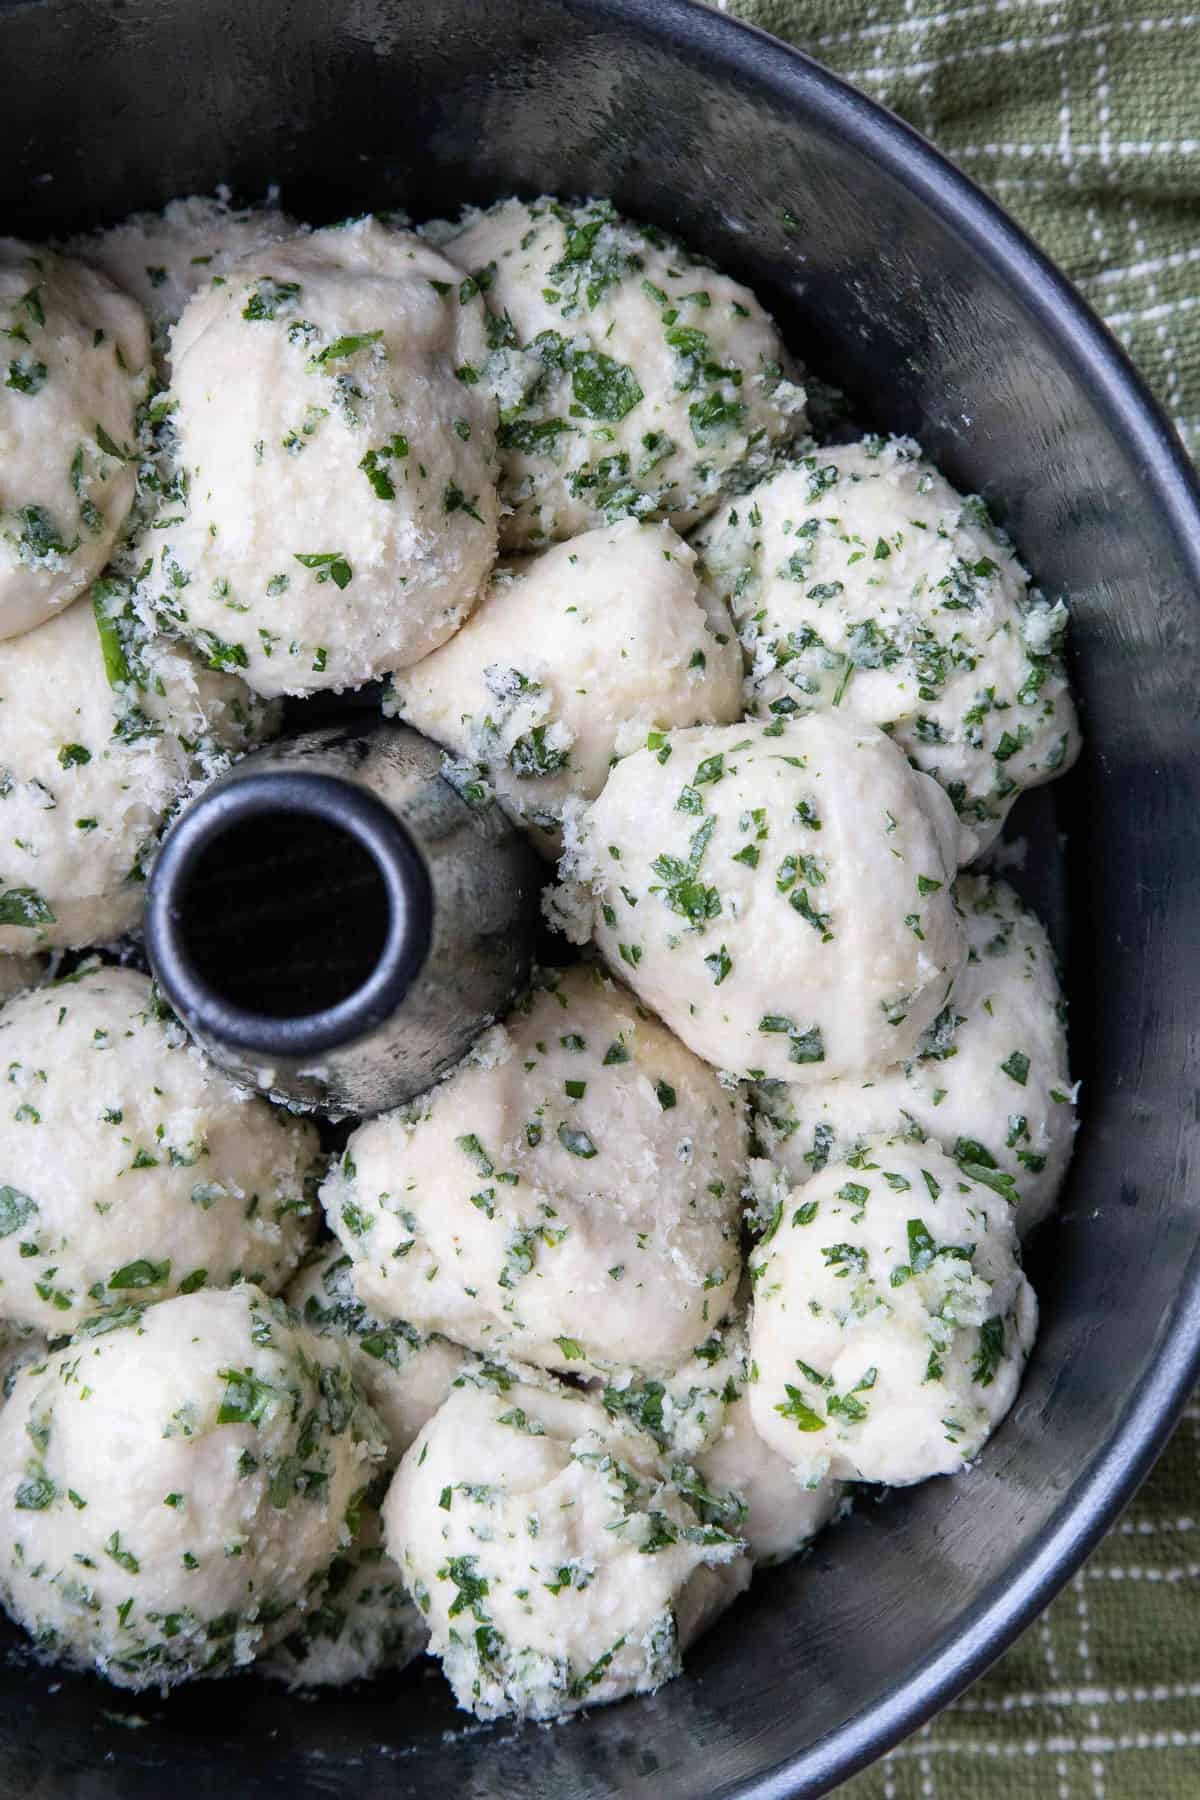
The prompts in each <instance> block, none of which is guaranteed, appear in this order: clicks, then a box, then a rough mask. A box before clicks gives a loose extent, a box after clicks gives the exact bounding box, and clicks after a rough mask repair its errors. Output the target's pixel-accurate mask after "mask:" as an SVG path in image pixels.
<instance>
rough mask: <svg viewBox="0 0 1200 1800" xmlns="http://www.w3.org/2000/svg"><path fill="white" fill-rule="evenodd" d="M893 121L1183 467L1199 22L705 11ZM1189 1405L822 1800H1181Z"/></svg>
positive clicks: (1088, 4) (1190, 1529)
mask: <svg viewBox="0 0 1200 1800" xmlns="http://www.w3.org/2000/svg"><path fill="white" fill-rule="evenodd" d="M719 3H720V5H721V10H722V11H728V12H729V13H731V14H734V15H736V16H738V17H740V18H743V19H746V20H749V21H750V22H751V23H753V24H756V25H761V26H763V27H764V28H765V29H766V30H768V31H773V32H775V33H776V34H777V35H778V36H780V37H782V38H785V39H786V40H787V41H788V42H789V43H792V44H795V45H797V46H798V47H799V48H800V49H802V50H807V51H808V52H809V53H810V54H811V55H813V56H815V57H817V58H818V59H819V60H820V61H822V62H824V63H826V64H827V65H828V66H829V67H830V68H832V69H834V70H836V71H837V72H838V73H839V74H841V75H844V76H845V77H846V78H847V79H848V80H850V81H853V82H854V83H855V84H856V85H857V86H858V87H861V88H863V89H864V90H865V91H866V92H867V93H869V94H871V95H872V96H873V97H874V98H875V99H878V100H881V101H883V102H884V104H885V105H887V106H890V107H891V108H893V110H894V111H896V112H898V113H900V114H901V115H902V116H903V117H904V118H906V119H907V120H909V122H910V123H911V124H913V125H915V126H916V127H917V129H918V130H920V131H922V132H924V133H925V135H926V136H927V137H929V138H931V139H932V140H933V142H934V143H936V144H937V145H938V147H939V148H940V149H941V150H943V151H945V152H946V154H947V155H948V156H950V157H951V158H952V159H953V160H954V161H955V162H957V163H958V164H959V166H960V167H961V168H962V169H964V170H965V171H966V173H967V174H968V175H970V176H971V177H972V178H973V179H974V180H976V181H977V182H979V183H980V184H981V186H983V187H984V188H986V189H987V190H988V191H989V192H990V193H991V194H992V195H994V196H995V198H996V199H998V200H999V201H1000V202H1001V204H1002V205H1003V206H1005V207H1006V208H1007V209H1008V211H1009V212H1010V213H1012V214H1013V216H1014V217H1015V218H1016V219H1018V220H1019V221H1020V223H1021V224H1023V225H1024V226H1025V228H1026V229H1027V230H1028V231H1029V232H1030V233H1031V234H1032V236H1033V237H1035V238H1036V239H1037V240H1038V241H1039V243H1041V244H1042V245H1043V247H1044V248H1045V249H1046V250H1047V251H1048V252H1049V254H1050V255H1051V256H1052V257H1053V258H1054V260H1055V261H1056V262H1057V263H1058V264H1059V266H1060V267H1061V268H1063V269H1064V270H1065V271H1066V273H1067V274H1068V275H1070V276H1071V278H1072V279H1073V280H1074V281H1075V282H1076V284H1077V285H1078V287H1079V288H1080V289H1081V290H1082V292H1083V294H1084V295H1085V296H1086V298H1087V299H1088V300H1089V301H1090V302H1091V304H1092V305H1093V306H1094V307H1095V309H1096V310H1097V312H1099V313H1100V315H1101V316H1102V317H1103V318H1104V319H1105V320H1106V321H1107V323H1108V325H1109V326H1110V328H1111V329H1112V331H1113V332H1114V333H1115V334H1116V336H1117V337H1118V338H1119V339H1120V341H1121V342H1122V343H1123V344H1124V345H1125V347H1126V349H1127V350H1128V351H1129V352H1130V353H1131V355H1132V356H1133V358H1134V360H1135V361H1136V362H1137V363H1138V364H1139V366H1140V367H1141V369H1142V371H1143V372H1144V374H1145V375H1146V376H1147V378H1148V379H1149V381H1150V384H1151V386H1152V387H1153V388H1154V390H1155V392H1156V393H1157V394H1158V396H1159V398H1160V400H1161V401H1162V403H1163V405H1164V406H1165V408H1166V411H1167V413H1168V415H1169V416H1170V418H1171V419H1172V420H1173V421H1174V424H1175V427H1176V430H1177V431H1178V432H1179V434H1180V437H1181V438H1182V440H1183V443H1184V445H1185V447H1186V448H1187V449H1188V451H1189V452H1190V453H1191V454H1192V455H1193V456H1200V11H1191V10H1189V9H1188V7H1187V6H1186V5H1171V4H1167V3H1166V0H1159V3H1155V0H1126V3H1125V4H1118V3H1117V0H1065V3H1062V0H944V3H943V4H938V0H719ZM1198 1475H1200V1405H1193V1406H1192V1407H1191V1408H1190V1409H1189V1411H1188V1413H1187V1415H1186V1417H1185V1418H1184V1420H1183V1422H1182V1423H1181V1425H1180V1426H1179V1428H1178V1430H1177V1432H1176V1434H1175V1437H1174V1439H1173V1441H1172V1443H1171V1444H1170V1446H1169V1447H1168V1449H1167V1451H1166V1453H1165V1454H1164V1455H1163V1457H1162V1458H1161V1460H1160V1462H1159V1464H1158V1466H1157V1468H1156V1469H1155V1471H1154V1473H1153V1475H1152V1476H1151V1478H1150V1480H1149V1481H1148V1482H1147V1484H1146V1486H1145V1487H1144V1488H1143V1489H1142V1492H1141V1493H1140V1494H1139V1496H1138V1497H1137V1499H1136V1500H1135V1502H1134V1504H1133V1505H1132V1507H1131V1508H1130V1510H1129V1512H1128V1513H1127V1514H1126V1516H1125V1517H1124V1518H1123V1519H1122V1520H1121V1521H1120V1522H1119V1524H1118V1525H1117V1526H1116V1527H1115V1528H1114V1529H1113V1531H1112V1532H1111V1533H1110V1535H1109V1536H1108V1538H1107V1539H1106V1540H1105V1542H1104V1543H1103V1544H1102V1545H1101V1547H1100V1548H1099V1549H1098V1550H1097V1551H1096V1552H1095V1554H1094V1555H1093V1556H1092V1558H1091V1561H1090V1562H1089V1563H1088V1564H1087V1565H1086V1567H1085V1568H1084V1569H1083V1570H1081V1572H1080V1573H1079V1574H1078V1575H1077V1576H1076V1577H1075V1579H1074V1580H1073V1581H1072V1582H1071V1584H1070V1585H1069V1587H1068V1588H1067V1589H1066V1590H1065V1591H1064V1592H1063V1593H1062V1594H1061V1595H1060V1596H1059V1598H1058V1599H1057V1600H1056V1601H1055V1602H1054V1604H1053V1605H1052V1606H1051V1607H1050V1609H1049V1611H1048V1612H1047V1613H1046V1614H1045V1615H1044V1617H1043V1618H1041V1619H1040V1620H1039V1621H1038V1623H1037V1624H1036V1625H1034V1626H1033V1627H1032V1628H1031V1629H1030V1630H1029V1631H1028V1632H1027V1633H1026V1634H1025V1636H1024V1637H1023V1638H1022V1639H1021V1640H1020V1642H1018V1643H1017V1644H1016V1645H1015V1646H1014V1647H1013V1648H1012V1649H1011V1650H1010V1651H1009V1652H1008V1654H1007V1655H1006V1656H1005V1657H1004V1658H1003V1659H1002V1660H1001V1662H1000V1663H999V1664H997V1666H996V1667H995V1668H994V1669H993V1670H992V1671H991V1672H990V1673H989V1674H987V1675H985V1676H984V1677H983V1679H982V1680H980V1681H978V1682H977V1683H976V1684H975V1686H974V1687H973V1688H971V1690H970V1691H969V1692H968V1693H967V1694H966V1695H964V1696H963V1698H962V1699H960V1700H959V1701H957V1702H956V1703H955V1704H954V1705H952V1706H950V1707H949V1708H947V1710H946V1711H945V1712H943V1713H942V1714H941V1715H940V1717H938V1718H937V1719H935V1720H933V1721H932V1723H931V1724H930V1725H928V1726H926V1727H925V1728H924V1729H923V1730H922V1731H920V1732H918V1733H917V1734H916V1735H915V1736H914V1737H912V1738H910V1739H909V1741H908V1742H907V1743H905V1744H903V1745H901V1746H900V1747H899V1748H898V1749H897V1750H895V1751H893V1752H892V1754H891V1755H890V1756H888V1757H887V1758H885V1759H884V1760H883V1761H882V1762H881V1763H879V1764H877V1765H876V1766H875V1767H874V1768H872V1769H870V1770H868V1771H867V1772H866V1773H864V1774H863V1775H860V1776H858V1777H856V1778H855V1779H854V1780H853V1781H851V1782H848V1783H847V1784H846V1785H845V1787H844V1788H842V1789H841V1790H840V1792H839V1800H1001V1797H1003V1800H1009V1797H1010V1796H1021V1797H1022V1800H1200V1497H1198V1492H1197V1489H1198V1481H1197V1477H1198Z"/></svg>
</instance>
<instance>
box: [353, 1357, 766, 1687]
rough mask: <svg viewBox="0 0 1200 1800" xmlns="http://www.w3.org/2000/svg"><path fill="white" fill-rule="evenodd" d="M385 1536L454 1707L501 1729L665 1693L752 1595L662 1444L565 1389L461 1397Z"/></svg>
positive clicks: (415, 1462)
mask: <svg viewBox="0 0 1200 1800" xmlns="http://www.w3.org/2000/svg"><path fill="white" fill-rule="evenodd" d="M383 1521H384V1530H385V1533H386V1538H387V1546H388V1549H389V1551H390V1552H391V1554H392V1556H394V1557H395V1559H396V1561H397V1562H398V1563H399V1565H400V1568H401V1571H402V1572H403V1575H404V1579H405V1581H406V1583H407V1584H408V1586H409V1588H410V1590H411V1592H412V1594H413V1597H414V1599H415V1600H416V1602H417V1604H418V1606H419V1607H420V1608H421V1610H422V1611H423V1612H424V1614H425V1617H426V1619H427V1622H428V1624H429V1628H430V1648H431V1650H432V1651H433V1653H434V1655H436V1656H439V1657H440V1658H441V1659H442V1667H443V1669H444V1671H445V1674H446V1676H447V1679H448V1680H449V1682H450V1685H451V1687H452V1688H453V1689H454V1695H455V1698H456V1699H457V1701H458V1703H459V1705H460V1706H462V1707H465V1708H466V1709H467V1710H468V1711H470V1712H474V1713H477V1714H478V1715H479V1717H480V1718H485V1719H490V1718H496V1717H498V1716H500V1715H502V1714H507V1713H515V1714H518V1715H521V1716H527V1717H531V1718H539V1719H542V1718H553V1717H554V1716H555V1715H557V1714H559V1713H564V1712H570V1711H573V1710H574V1709H575V1708H577V1707H580V1706H595V1705H599V1704H600V1703H601V1702H603V1701H608V1700H619V1699H620V1698H621V1697H622V1696H623V1695H625V1694H634V1693H646V1692H649V1691H652V1690H653V1689H654V1688H657V1687H660V1686H661V1685H662V1683H663V1682H664V1681H669V1680H670V1678H671V1677H672V1676H673V1675H677V1674H678V1673H679V1667H680V1661H679V1659H680V1654H681V1652H682V1651H683V1650H685V1649H686V1648H687V1646H688V1644H689V1643H690V1642H691V1641H692V1639H693V1638H694V1637H696V1636H697V1635H698V1633H699V1631H700V1630H701V1629H703V1627H704V1626H705V1625H706V1624H708V1623H709V1622H711V1620H712V1619H713V1618H714V1617H715V1616H716V1614H717V1613H718V1612H720V1611H721V1610H723V1608H724V1607H725V1606H727V1605H728V1604H729V1602H730V1601H731V1600H733V1599H734V1597H735V1596H736V1594H737V1593H738V1592H739V1591H740V1590H741V1589H742V1588H744V1587H745V1585H746V1582H747V1580H748V1579H749V1564H748V1562H747V1561H746V1559H745V1557H744V1556H742V1555H741V1553H740V1552H741V1545H740V1543H739V1540H738V1539H737V1537H736V1536H735V1535H733V1534H731V1533H729V1532H727V1531H725V1530H723V1529H722V1528H721V1527H720V1526H717V1525H712V1524H706V1523H705V1522H704V1521H703V1520H702V1519H701V1517H700V1516H699V1514H698V1513H697V1512H696V1511H695V1510H694V1509H693V1507H692V1506H691V1504H690V1503H689V1501H688V1500H687V1498H686V1496H685V1495H684V1494H682V1493H681V1492H680V1490H679V1488H678V1487H677V1485H676V1484H675V1483H674V1481H673V1480H672V1478H671V1475H670V1472H669V1470H668V1469H667V1467H666V1465H665V1463H664V1462H663V1461H662V1459H661V1458H660V1457H659V1456H658V1454H657V1452H656V1450H655V1448H654V1445H653V1444H652V1443H651V1441H650V1439H649V1438H648V1437H646V1436H645V1435H644V1434H642V1433H640V1432H634V1431H629V1430H625V1431H622V1430H620V1429H619V1428H617V1427H614V1426H613V1425H612V1423H611V1422H610V1421H609V1419H608V1418H607V1416H606V1414H605V1412H604V1409H603V1408H602V1407H601V1406H599V1405H598V1404H597V1403H596V1402H595V1401H594V1400H590V1399H587V1398H585V1397H584V1396H583V1395H581V1394H579V1393H577V1392H575V1391H573V1390H571V1389H568V1388H562V1387H560V1388H557V1389H556V1390H551V1389H549V1388H548V1387H546V1386H543V1385H541V1384H539V1385H537V1386H534V1385H530V1384H525V1383H514V1384H509V1385H507V1387H506V1388H505V1389H504V1391H496V1390H495V1389H491V1388H488V1387H486V1386H478V1387H473V1386H471V1385H469V1384H466V1385H464V1386H463V1387H461V1388H458V1389H456V1390H455V1391H454V1393H453V1394H451V1396H450V1398H449V1400H447V1402H446V1404H445V1405H444V1406H443V1407H442V1408H441V1410H440V1411H439V1412H437V1413H435V1414H434V1416H433V1418H432V1419H431V1420H430V1421H429V1423H428V1425H426V1426H425V1428H424V1430H423V1431H422V1433H421V1435H420V1437H418V1439H417V1441H416V1443H415V1444H414V1445H413V1447H412V1449H411V1450H409V1452H408V1454H407V1455H406V1456H405V1458H404V1461H403V1462H402V1463H401V1464H400V1468H399V1470H398V1471H397V1473H396V1476H395V1478H394V1480H393V1482H392V1485H391V1487H390V1488H389V1490H388V1495H387V1499H386V1500H385V1501H384V1505H383Z"/></svg>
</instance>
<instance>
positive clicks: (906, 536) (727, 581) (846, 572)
mask: <svg viewBox="0 0 1200 1800" xmlns="http://www.w3.org/2000/svg"><path fill="white" fill-rule="evenodd" d="M698 548H699V550H700V554H701V565H702V568H703V569H704V570H706V571H707V579H708V581H709V584H710V586H711V588H712V593H713V598H714V599H723V600H726V601H728V603H729V604H730V606H731V607H732V608H733V612H734V616H735V617H736V619H737V621H738V627H739V630H740V632H741V636H742V642H743V644H744V646H745V648H746V651H747V653H748V655H749V656H750V657H751V659H752V666H751V672H750V675H749V677H748V679H747V683H746V694H747V703H748V708H749V710H750V711H752V712H758V713H760V714H762V715H763V716H766V715H768V714H774V715H776V716H784V715H786V714H790V713H794V712H797V711H799V712H809V711H821V710H824V709H825V708H827V707H830V706H840V707H841V709H842V711H843V712H844V713H847V714H849V715H850V716H851V717H853V718H856V719H861V720H863V721H864V722H865V723H868V724H871V725H882V726H884V727H886V729H887V731H888V732H889V733H890V735H891V736H892V737H893V738H894V739H895V740H896V742H897V743H898V744H899V745H900V747H901V749H903V750H904V752H905V754H906V755H908V756H910V757H911V758H912V760H913V762H914V764H915V765H916V767H917V768H919V769H924V770H925V771H926V772H927V773H928V774H930V775H933V776H935V777H936V778H937V780H938V781H940V782H941V784H942V786H943V787H944V788H945V789H946V791H947V792H948V793H949V795H950V797H951V799H952V800H953V802H954V805H955V809H956V810H957V812H958V814H959V816H960V818H961V819H962V820H963V823H964V824H965V825H966V826H968V827H969V828H970V830H971V831H972V832H973V833H974V834H975V836H976V837H977V839H978V844H979V846H980V847H982V846H983V845H985V844H987V843H989V842H990V841H991V839H992V838H994V837H995V836H996V834H997V832H998V831H999V830H1000V827H1001V825H1002V824H1003V822H1004V819H1005V816H1006V815H1007V813H1008V811H1009V808H1010V807H1011V806H1012V804H1013V801H1014V800H1015V799H1016V798H1017V795H1018V794H1019V793H1020V792H1021V790H1022V789H1023V788H1029V787H1036V786H1038V785H1039V783H1041V782H1043V781H1049V780H1050V779H1051V778H1052V777H1053V776H1054V775H1057V774H1060V773H1061V772H1062V771H1063V770H1064V769H1067V768H1069V767H1070V765H1071V764H1072V763H1073V762H1074V760H1075V757H1076V756H1077V755H1078V752H1079V731H1078V727H1077V725H1076V721H1075V709H1074V706H1073V705H1072V703H1071V696H1070V693H1069V692H1068V689H1067V680H1066V673H1065V670H1064V668H1063V663H1062V656H1061V645H1062V639H1063V635H1064V633H1065V631H1066V624H1067V614H1066V608H1065V607H1064V606H1063V604H1062V602H1061V601H1060V602H1059V603H1058V604H1057V605H1055V606H1053V607H1051V606H1048V605H1047V604H1046V603H1045V602H1044V601H1043V600H1042V599H1041V596H1040V595H1037V594H1035V593H1034V592H1032V591H1031V590H1030V587H1029V577H1028V575H1027V574H1026V572H1025V570H1024V569H1023V568H1022V567H1021V565H1020V563H1019V562H1018V561H1017V559H1016V557H1015V556H1014V555H1013V553H1012V550H1011V548H1010V547H1009V545H1008V543H1007V541H1006V540H1005V539H1004V538H1003V537H1001V536H1000V534H999V533H998V532H997V531H996V530H995V528H994V527H993V526H992V524H991V522H990V521H989V519H988V516H987V510H986V508H985V507H984V506H983V505H982V504H981V503H980V502H979V501H972V500H964V499H963V497H962V495H961V494H958V493H956V492H955V490H954V489H953V488H952V487H951V486H950V484H949V482H947V481H945V480H943V478H942V476H940V475H939V474H938V473H937V470H936V469H934V468H932V467H931V466H930V464H929V463H927V462H925V461H924V460H923V459H922V457H921V454H920V451H919V449H918V447H917V445H916V444H914V443H913V441H912V439H911V438H892V439H891V440H889V441H887V442H885V441H884V440H883V439H882V438H865V439H864V440H863V441H862V443H859V444H848V445H845V446H840V447H837V448H833V449H825V450H820V451H817V452H815V453H814V454H813V455H811V456H805V457H802V458H801V459H800V460H799V461H798V462H795V463H792V464H789V465H788V466H786V467H785V468H782V469H780V470H779V471H778V472H777V473H776V474H774V475H772V476H770V477H769V478H768V480H766V481H764V482H763V483H762V485H761V486H759V487H757V488H755V489H754V491H753V493H751V494H747V495H745V496H744V498H740V499H738V500H736V501H734V502H733V504H732V505H731V506H729V507H727V508H723V509H722V511H721V513H720V514H719V515H718V516H717V517H716V518H715V519H714V520H713V521H712V523H711V524H710V525H708V526H707V527H706V529H705V530H704V532H703V533H702V534H701V537H700V539H699V540H698Z"/></svg>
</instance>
